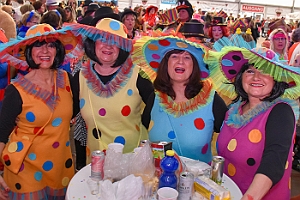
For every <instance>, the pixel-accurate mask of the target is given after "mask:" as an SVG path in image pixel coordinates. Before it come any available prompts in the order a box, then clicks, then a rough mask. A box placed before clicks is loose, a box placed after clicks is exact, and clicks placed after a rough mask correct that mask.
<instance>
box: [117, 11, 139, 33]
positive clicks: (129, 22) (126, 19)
mask: <svg viewBox="0 0 300 200" xmlns="http://www.w3.org/2000/svg"><path fill="white" fill-rule="evenodd" d="M121 21H122V22H123V24H124V25H125V26H126V28H127V31H128V33H127V37H128V38H129V39H137V38H139V37H141V35H140V33H139V31H138V30H137V29H135V24H136V21H137V14H136V13H135V12H134V11H133V10H131V9H124V11H123V13H122V15H121Z"/></svg>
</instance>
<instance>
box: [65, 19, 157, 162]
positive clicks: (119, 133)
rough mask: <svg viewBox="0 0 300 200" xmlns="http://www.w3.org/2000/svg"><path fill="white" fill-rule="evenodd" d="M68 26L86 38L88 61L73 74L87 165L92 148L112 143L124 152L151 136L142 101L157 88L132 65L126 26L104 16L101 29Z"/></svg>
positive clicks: (97, 27) (85, 45)
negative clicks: (84, 131)
mask: <svg viewBox="0 0 300 200" xmlns="http://www.w3.org/2000/svg"><path fill="white" fill-rule="evenodd" d="M69 27H70V28H71V29H72V30H73V31H74V32H75V33H74V34H76V35H82V36H84V37H86V39H85V40H84V50H85V54H86V55H87V59H86V62H83V63H82V66H81V70H80V71H79V72H78V73H76V74H75V75H74V78H73V81H72V85H73V88H74V90H73V95H74V104H73V105H74V113H75V114H77V113H78V112H79V111H80V113H81V115H82V117H83V119H84V121H85V122H86V125H87V131H88V137H87V148H86V152H87V163H90V161H91V152H93V151H94V150H101V151H102V150H104V149H107V145H108V144H109V143H112V142H116V143H121V144H123V145H124V153H129V152H132V151H133V149H134V148H136V147H137V146H138V145H139V142H140V140H143V139H147V138H148V135H147V130H146V129H145V127H144V126H143V125H142V123H141V112H142V110H141V109H142V108H141V104H142V102H144V103H146V101H147V99H148V97H149V95H150V94H151V93H152V92H153V86H152V83H151V82H150V81H149V80H147V79H145V78H142V77H141V75H139V72H140V68H139V67H138V66H137V65H133V64H132V59H131V55H130V53H131V51H132V50H133V41H132V40H131V39H128V38H127V33H126V27H125V25H124V24H122V23H121V22H119V21H117V20H115V19H111V18H104V19H101V20H100V21H99V22H98V23H97V24H96V27H93V26H83V25H81V24H72V25H70V26H69ZM120 99H122V101H120ZM75 142H76V140H75ZM77 153H79V154H82V152H76V154H77ZM77 155H78V154H77ZM77 155H76V157H77ZM84 164H85V163H84Z"/></svg>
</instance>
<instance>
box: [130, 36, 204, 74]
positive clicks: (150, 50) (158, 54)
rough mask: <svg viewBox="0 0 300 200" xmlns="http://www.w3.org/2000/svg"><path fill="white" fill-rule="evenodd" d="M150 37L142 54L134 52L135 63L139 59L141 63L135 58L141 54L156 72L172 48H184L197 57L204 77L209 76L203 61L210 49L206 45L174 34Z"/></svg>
mask: <svg viewBox="0 0 300 200" xmlns="http://www.w3.org/2000/svg"><path fill="white" fill-rule="evenodd" d="M148 39H149V40H148V41H147V42H145V43H144V45H143V46H142V48H141V51H142V52H140V53H141V55H139V53H138V52H134V54H133V60H134V63H135V61H137V62H136V63H139V61H138V60H136V59H135V58H136V57H137V56H140V57H141V58H142V59H144V60H145V61H146V63H147V65H148V66H149V67H150V68H151V69H153V71H154V72H156V71H157V68H158V67H159V64H160V62H161V60H162V59H163V57H164V56H165V54H166V53H167V52H169V51H171V50H174V49H179V50H184V51H187V52H189V53H190V54H192V55H193V56H194V57H195V58H196V60H197V61H198V65H199V68H200V71H201V78H202V79H205V78H207V77H208V76H209V71H208V69H207V68H206V64H205V63H204V61H203V57H204V54H205V52H206V51H208V49H207V48H206V47H205V46H204V45H202V44H198V43H194V42H191V41H188V40H186V39H184V38H180V37H174V36H165V37H158V38H148ZM137 43H139V41H137ZM149 76H151V75H149ZM150 79H151V77H150Z"/></svg>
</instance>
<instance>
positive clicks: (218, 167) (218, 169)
mask: <svg viewBox="0 0 300 200" xmlns="http://www.w3.org/2000/svg"><path fill="white" fill-rule="evenodd" d="M224 161H225V159H224V158H223V157H222V156H214V157H213V159H212V161H211V180H213V181H214V182H216V183H217V184H219V185H221V184H222V178H223V170H224Z"/></svg>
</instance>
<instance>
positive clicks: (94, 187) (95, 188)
mask: <svg viewBox="0 0 300 200" xmlns="http://www.w3.org/2000/svg"><path fill="white" fill-rule="evenodd" d="M86 182H87V185H88V187H89V189H90V192H91V194H92V195H96V194H98V193H99V181H97V180H94V179H91V178H88V179H87V181H86Z"/></svg>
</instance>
